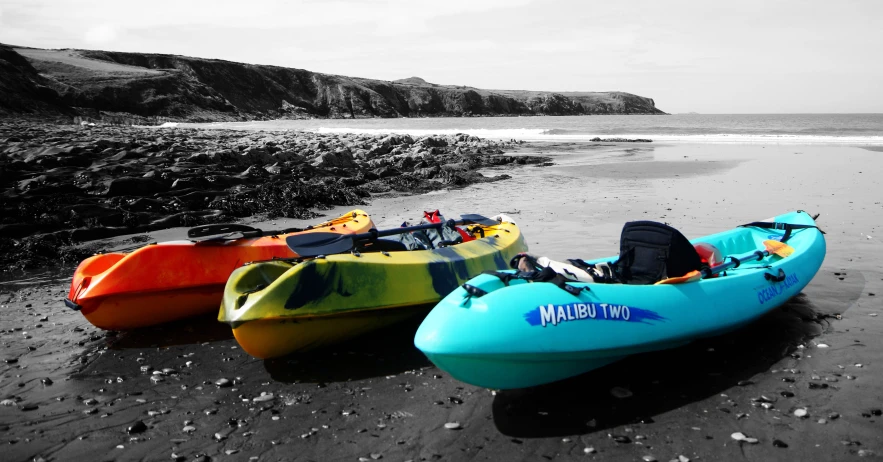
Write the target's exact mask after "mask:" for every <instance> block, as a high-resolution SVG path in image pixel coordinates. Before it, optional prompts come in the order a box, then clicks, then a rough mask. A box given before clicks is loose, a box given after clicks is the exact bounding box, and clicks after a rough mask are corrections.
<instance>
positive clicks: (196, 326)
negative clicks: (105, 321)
mask: <svg viewBox="0 0 883 462" xmlns="http://www.w3.org/2000/svg"><path fill="white" fill-rule="evenodd" d="M232 338H233V332H232V331H231V330H230V326H228V325H227V324H224V323H222V322H218V315H217V314H216V313H210V314H206V315H201V316H196V317H192V318H188V319H182V320H180V321H175V322H170V323H167V324H160V325H158V326H151V327H143V328H141V329H133V330H128V331H123V332H119V333H118V334H116V335H115V336H112V337H109V345H108V347H109V348H110V349H113V350H124V349H129V348H156V347H170V346H176V345H193V344H198V343H205V342H218V341H223V340H231V339H232Z"/></svg>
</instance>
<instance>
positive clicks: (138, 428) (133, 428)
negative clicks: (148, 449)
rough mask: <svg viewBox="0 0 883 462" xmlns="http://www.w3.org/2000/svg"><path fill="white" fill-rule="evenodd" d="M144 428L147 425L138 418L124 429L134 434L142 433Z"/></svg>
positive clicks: (145, 428)
mask: <svg viewBox="0 0 883 462" xmlns="http://www.w3.org/2000/svg"><path fill="white" fill-rule="evenodd" d="M146 430H147V425H145V424H144V422H142V421H140V420H138V421H136V422H135V423H133V424H132V425H130V426H129V428H127V429H126V431H127V432H128V433H129V434H130V435H134V434H136V433H142V432H144V431H146Z"/></svg>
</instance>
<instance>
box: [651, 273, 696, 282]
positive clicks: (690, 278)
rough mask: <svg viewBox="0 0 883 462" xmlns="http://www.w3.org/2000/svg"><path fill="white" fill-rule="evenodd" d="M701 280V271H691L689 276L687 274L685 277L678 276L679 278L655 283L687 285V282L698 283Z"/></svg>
mask: <svg viewBox="0 0 883 462" xmlns="http://www.w3.org/2000/svg"><path fill="white" fill-rule="evenodd" d="M700 279H702V273H700V272H699V271H696V270H693V271H690V272H689V273H687V274H685V275H683V276H678V277H674V278H668V279H663V280H661V281H659V282H657V283H655V284H654V285H659V284H683V283H685V282H693V281H698V280H700Z"/></svg>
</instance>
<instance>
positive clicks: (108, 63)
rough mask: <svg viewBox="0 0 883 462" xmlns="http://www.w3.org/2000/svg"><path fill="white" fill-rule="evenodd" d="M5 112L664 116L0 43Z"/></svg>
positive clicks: (625, 107) (212, 116)
mask: <svg viewBox="0 0 883 462" xmlns="http://www.w3.org/2000/svg"><path fill="white" fill-rule="evenodd" d="M0 112H6V113H22V112H25V113H26V112H32V113H38V114H45V113H71V112H76V113H79V114H84V115H94V114H97V113H99V112H104V113H113V114H129V115H133V116H137V117H162V118H166V119H175V120H186V121H227V120H246V119H270V118H310V117H330V118H367V117H445V116H487V115H581V114H664V112H662V111H660V110H659V109H657V108H656V106H655V104H654V102H653V100H652V99H650V98H645V97H641V96H637V95H632V94H629V93H623V92H585V93H582V92H581V93H553V92H543V91H514V90H483V89H478V88H472V87H464V86H453V85H437V84H432V83H428V82H426V81H424V80H423V79H420V78H417V77H411V78H407V79H402V80H396V81H384V80H373V79H364V78H357V77H346V76H339V75H330V74H320V73H315V72H310V71H307V70H303V69H293V68H284V67H278V66H263V65H253V64H244V63H235V62H230V61H223V60H213V59H202V58H190V57H183V56H175V55H160V54H144V53H121V52H108V51H92V50H41V49H34V48H12V47H9V46H0Z"/></svg>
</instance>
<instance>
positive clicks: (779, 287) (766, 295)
mask: <svg viewBox="0 0 883 462" xmlns="http://www.w3.org/2000/svg"><path fill="white" fill-rule="evenodd" d="M799 282H800V280H799V279H798V278H797V273H791V274H789V275H788V276H786V277H785V280H784V281H782V282H777V283H775V284H773V285H771V286H768V287H763V288H761V289H754V291H755V292H757V301H758V302H760V304H761V305H763V304H764V303H766V302H768V301H770V300H772V299H774V298H776V297H778V296H780V295H782V294H783V293H785V291H786V290H788V289H789V288H791V287H792V286H794V285H796V284H797V283H799Z"/></svg>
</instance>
